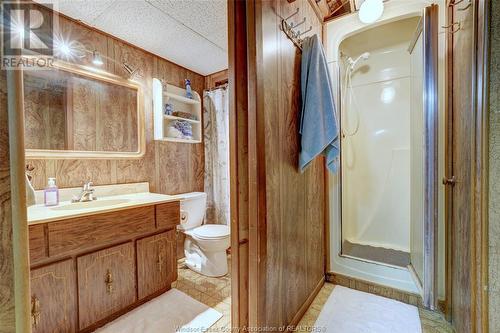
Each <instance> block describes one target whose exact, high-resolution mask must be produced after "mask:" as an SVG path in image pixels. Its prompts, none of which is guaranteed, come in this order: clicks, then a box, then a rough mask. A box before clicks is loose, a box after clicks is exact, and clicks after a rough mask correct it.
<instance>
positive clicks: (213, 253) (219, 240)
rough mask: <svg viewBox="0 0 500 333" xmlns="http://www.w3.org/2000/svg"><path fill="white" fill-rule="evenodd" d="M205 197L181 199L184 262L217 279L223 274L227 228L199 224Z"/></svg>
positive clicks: (198, 194) (191, 195)
mask: <svg viewBox="0 0 500 333" xmlns="http://www.w3.org/2000/svg"><path fill="white" fill-rule="evenodd" d="M206 206H207V194H206V193H203V192H192V193H186V194H185V195H184V196H183V199H182V200H181V223H180V225H179V226H178V228H179V230H181V231H182V232H183V233H184V234H186V240H185V241H184V255H185V257H186V259H185V263H186V266H188V267H189V268H190V269H192V270H193V271H195V272H198V273H200V274H203V275H206V276H211V277H217V276H223V275H226V274H227V255H226V250H227V249H228V248H229V246H230V244H231V243H230V239H229V227H228V226H226V225H222V224H203V220H204V217H205V210H206Z"/></svg>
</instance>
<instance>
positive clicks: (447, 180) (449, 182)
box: [443, 176, 457, 186]
mask: <svg viewBox="0 0 500 333" xmlns="http://www.w3.org/2000/svg"><path fill="white" fill-rule="evenodd" d="M456 183H457V178H456V177H455V176H452V177H451V178H446V177H444V178H443V185H450V186H455V184H456Z"/></svg>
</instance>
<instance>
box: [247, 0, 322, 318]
mask: <svg viewBox="0 0 500 333" xmlns="http://www.w3.org/2000/svg"><path fill="white" fill-rule="evenodd" d="M256 8H257V9H256V15H255V16H256V35H257V45H258V46H257V52H256V53H257V71H256V75H257V86H259V88H257V115H256V117H257V127H258V128H257V132H258V134H257V135H258V137H259V136H260V137H259V138H258V139H257V147H258V148H257V149H258V151H260V152H257V156H261V157H263V159H264V161H260V163H261V166H264V168H265V175H264V179H265V221H260V222H259V223H260V225H261V228H265V229H264V230H265V233H266V235H265V239H266V248H265V250H263V252H265V260H262V264H261V267H260V272H262V273H261V274H263V275H264V276H263V278H262V279H261V282H262V284H263V285H261V287H260V288H259V289H260V290H259V291H262V292H263V293H264V294H263V296H264V297H262V299H261V300H260V302H259V306H260V311H259V316H260V318H259V320H258V322H259V323H260V325H266V326H271V327H281V326H283V325H289V324H296V323H297V322H298V321H299V319H300V317H301V316H302V314H303V313H304V312H305V310H306V308H307V306H308V305H309V302H310V300H311V297H312V296H313V295H315V293H317V291H318V290H319V288H320V287H321V285H322V283H323V281H324V274H325V246H324V244H325V205H326V200H325V169H324V160H323V158H317V159H316V160H315V161H314V162H313V163H312V164H311V165H310V166H309V168H308V169H307V170H306V171H305V172H304V173H303V174H301V173H300V172H299V171H298V154H299V143H300V138H299V135H298V126H299V112H300V62H301V53H300V51H299V50H298V49H297V48H296V47H295V46H294V45H293V44H292V42H291V41H290V40H289V39H287V37H286V36H285V34H284V33H283V32H282V31H281V30H280V24H281V17H287V16H289V15H290V14H292V13H294V12H295V11H296V9H297V8H298V9H299V14H298V15H295V16H294V17H293V18H292V19H291V20H293V21H294V22H295V23H299V22H300V21H301V20H302V19H303V18H304V17H305V18H306V23H305V24H304V25H303V27H304V28H303V29H308V28H309V26H312V27H313V31H312V32H310V33H308V34H307V35H312V34H318V35H319V36H320V37H321V36H322V23H321V22H320V21H319V19H318V17H317V16H316V14H315V12H314V10H313V8H312V7H311V5H310V3H309V1H307V0H301V1H295V2H293V3H288V2H287V1H257V6H256ZM303 37H304V36H303ZM259 38H262V40H261V41H259ZM260 43H262V45H260ZM259 126H261V128H259ZM262 152H264V153H263V154H262ZM260 181H262V180H261V179H259V182H260ZM259 186H260V183H259ZM262 223H265V227H264V225H262ZM261 259H262V258H261Z"/></svg>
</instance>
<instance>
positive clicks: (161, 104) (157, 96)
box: [153, 78, 203, 143]
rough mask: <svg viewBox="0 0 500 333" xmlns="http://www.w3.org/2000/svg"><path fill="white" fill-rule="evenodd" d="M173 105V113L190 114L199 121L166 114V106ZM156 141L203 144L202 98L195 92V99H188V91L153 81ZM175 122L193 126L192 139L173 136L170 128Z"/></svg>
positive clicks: (156, 80)
mask: <svg viewBox="0 0 500 333" xmlns="http://www.w3.org/2000/svg"><path fill="white" fill-rule="evenodd" d="M167 103H168V104H172V107H173V111H182V112H185V113H189V114H191V115H193V116H195V118H196V119H197V120H194V119H188V118H182V117H177V116H172V115H166V114H165V111H164V110H165V105H166V104H167ZM153 109H154V139H155V140H158V141H169V142H178V143H200V142H202V131H203V129H202V123H201V98H200V95H199V94H198V93H197V92H196V91H194V90H193V98H192V99H191V98H187V97H186V89H183V88H179V87H176V86H173V85H170V84H167V85H163V84H162V83H161V81H160V80H158V79H156V78H155V79H153ZM175 121H184V122H186V123H188V124H190V125H191V127H192V130H193V136H192V137H183V136H181V135H179V136H171V135H169V134H171V132H172V130H171V129H170V126H171V125H172V123H173V122H175Z"/></svg>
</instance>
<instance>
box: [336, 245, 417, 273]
mask: <svg viewBox="0 0 500 333" xmlns="http://www.w3.org/2000/svg"><path fill="white" fill-rule="evenodd" d="M342 254H343V255H345V256H349V257H353V258H359V259H361V260H368V261H373V262H379V263H382V264H386V265H391V266H397V267H401V268H406V267H408V265H409V264H410V253H408V252H404V251H398V250H393V249H386V248H383V247H376V246H370V245H362V244H356V243H351V242H349V241H344V242H343V243H342Z"/></svg>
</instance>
